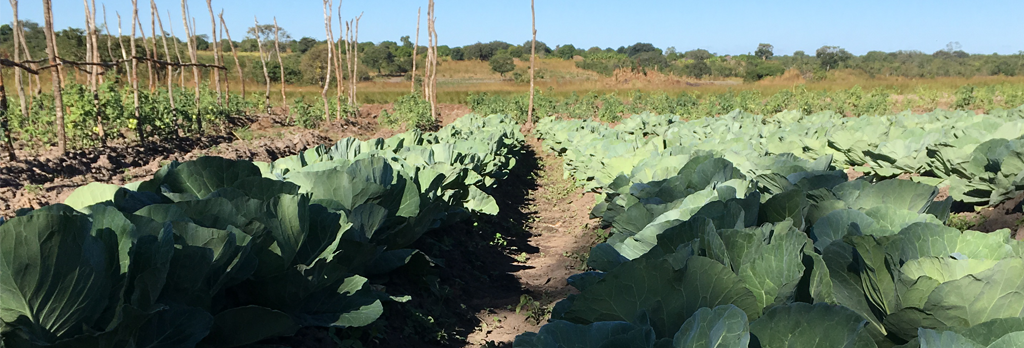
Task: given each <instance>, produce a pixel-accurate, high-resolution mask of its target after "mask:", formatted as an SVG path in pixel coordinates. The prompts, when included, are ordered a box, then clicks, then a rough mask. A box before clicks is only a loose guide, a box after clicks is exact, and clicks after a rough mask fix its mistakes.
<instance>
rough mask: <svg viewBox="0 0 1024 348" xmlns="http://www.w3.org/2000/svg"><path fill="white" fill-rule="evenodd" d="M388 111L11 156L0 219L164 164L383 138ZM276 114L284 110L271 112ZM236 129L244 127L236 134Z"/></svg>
mask: <svg viewBox="0 0 1024 348" xmlns="http://www.w3.org/2000/svg"><path fill="white" fill-rule="evenodd" d="M390 107H391V106H390V105H364V106H362V108H361V109H360V112H359V115H358V116H356V117H349V118H344V119H341V120H332V121H331V122H327V123H325V124H324V125H322V127H321V128H320V129H317V130H308V129H303V128H300V127H294V126H288V124H289V123H288V120H287V117H286V116H282V115H280V114H278V115H260V116H254V117H252V118H246V117H239V118H236V119H233V120H232V121H233V122H234V123H238V124H235V129H234V130H231V131H229V130H220V131H221V132H223V133H222V134H216V135H206V136H204V137H202V138H199V137H181V138H165V139H159V140H153V141H149V142H146V143H128V142H124V141H122V142H116V143H111V144H108V145H107V146H105V147H96V148H90V149H83V150H75V151H69V152H68V153H66V154H64V155H59V154H57V153H56V152H55V151H53V150H44V151H38V153H36V152H33V151H18V152H17V155H18V160H16V161H13V162H7V161H4V162H0V217H3V218H10V217H13V216H14V215H15V212H16V211H17V210H18V209H21V208H33V209H35V208H39V207H42V206H45V205H48V204H53V203H59V202H63V201H64V199H65V198H66V197H67V196H68V195H70V194H71V192H72V191H74V190H75V189H76V188H78V187H79V186H83V185H86V184H89V183H92V182H103V183H110V184H115V185H123V184H125V183H128V182H133V181H137V180H144V179H147V178H149V177H151V176H152V175H153V173H155V172H156V171H157V170H159V169H160V167H162V166H163V165H165V164H167V163H170V162H171V161H188V160H193V159H196V158H198V157H201V156H221V157H225V158H231V159H246V160H251V161H273V160H276V159H278V158H281V157H286V156H290V155H294V154H296V153H298V152H301V151H303V150H305V149H308V148H310V147H314V146H317V145H320V144H331V143H334V142H336V141H338V140H340V139H342V138H345V137H355V138H359V139H364V140H365V139H371V138H386V137H390V136H392V135H394V134H397V133H401V132H403V131H404V129H390V128H387V127H381V126H380V125H379V124H378V122H377V117H378V116H379V115H380V112H381V111H382V110H384V109H386V108H390ZM439 109H440V111H441V113H442V115H441V116H442V117H441V121H442V125H444V124H448V123H451V122H452V121H454V120H455V119H457V118H459V117H462V116H464V115H466V114H468V113H469V112H470V110H469V109H468V108H467V107H466V106H465V105H448V104H441V105H440V108H439ZM276 111H277V112H279V113H283V112H282V111H283V110H276ZM241 124H245V126H242V125H241Z"/></svg>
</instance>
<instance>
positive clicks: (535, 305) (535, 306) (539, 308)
mask: <svg viewBox="0 0 1024 348" xmlns="http://www.w3.org/2000/svg"><path fill="white" fill-rule="evenodd" d="M551 309H552V308H551V306H545V305H544V304H543V303H542V302H541V301H537V300H535V299H534V298H533V297H531V296H530V295H526V294H523V296H520V297H519V304H518V305H516V314H522V315H524V316H526V320H527V321H532V322H534V323H536V324H540V323H542V322H543V321H544V320H545V319H547V318H548V316H550V315H551Z"/></svg>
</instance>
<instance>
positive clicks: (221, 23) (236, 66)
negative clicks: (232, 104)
mask: <svg viewBox="0 0 1024 348" xmlns="http://www.w3.org/2000/svg"><path fill="white" fill-rule="evenodd" d="M220 27H221V28H224V34H225V35H227V36H228V44H229V45H231V55H232V56H234V57H235V68H236V69H238V79H239V80H240V81H241V83H242V99H245V75H242V65H241V64H238V52H235V42H234V41H231V31H229V30H228V25H227V24H226V23H224V10H221V11H220Z"/></svg>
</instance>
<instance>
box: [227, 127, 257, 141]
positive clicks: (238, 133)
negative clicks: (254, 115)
mask: <svg viewBox="0 0 1024 348" xmlns="http://www.w3.org/2000/svg"><path fill="white" fill-rule="evenodd" d="M231 134H234V135H235V138H238V140H245V141H250V140H252V139H253V138H254V137H255V135H253V132H252V129H250V128H249V126H245V127H239V128H237V129H235V130H233V131H231Z"/></svg>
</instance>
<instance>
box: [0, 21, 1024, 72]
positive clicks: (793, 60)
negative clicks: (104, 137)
mask: <svg viewBox="0 0 1024 348" xmlns="http://www.w3.org/2000/svg"><path fill="white" fill-rule="evenodd" d="M164 24H165V25H167V24H168V23H164ZM21 26H22V28H23V29H24V32H25V40H26V43H27V45H28V48H29V53H31V55H32V57H33V58H35V59H40V58H44V57H46V40H45V34H44V33H43V28H42V26H41V25H39V24H38V23H35V22H32V21H21ZM247 29H248V30H247V31H246V33H244V34H243V35H242V38H241V41H236V42H234V43H233V44H234V46H235V48H236V49H237V50H239V51H242V52H256V51H258V47H257V42H256V37H259V38H261V39H262V40H265V42H264V45H265V47H264V49H268V51H269V52H273V51H274V47H273V44H274V43H273V40H274V25H273V24H272V23H271V24H262V25H260V26H259V27H255V26H254V27H249V28H247ZM115 30H116V28H115ZM13 34H14V29H13V26H12V25H11V24H9V23H8V24H2V25H0V56H3V57H5V58H6V57H10V58H13V53H14V42H13V40H14V35H13ZM55 34H56V42H57V47H58V49H59V51H60V55H61V56H62V57H64V58H67V59H71V60H84V54H85V41H86V38H85V31H84V30H83V29H79V28H66V29H62V30H58V31H56V33H55ZM100 35H101V36H102V37H101V38H100V40H99V44H100V53H101V56H102V58H103V59H104V60H106V61H109V60H115V59H119V58H120V57H121V54H120V52H121V51H120V47H119V43H118V40H117V39H116V37H112V38H113V39H112V40H109V42H110V44H109V45H110V47H107V46H108V40H107V39H106V36H107V33H104V32H101V33H100ZM126 35H127V34H126ZM195 39H196V43H197V46H198V48H199V49H200V50H211V49H212V47H213V43H212V42H210V41H211V38H210V35H209V33H202V31H200V33H196V36H195ZM280 39H281V43H282V46H281V48H282V50H285V51H286V52H288V51H290V52H291V53H290V54H287V53H285V54H282V60H283V63H284V75H285V76H284V78H285V80H286V81H288V82H291V83H307V84H312V85H321V84H322V83H323V81H324V79H325V78H326V59H327V58H326V55H327V43H326V41H325V40H318V39H317V38H315V37H302V38H301V39H297V40H293V39H292V37H291V35H289V34H288V32H287V31H286V30H284V29H283V28H282V29H281V31H280ZM168 40H169V41H171V42H169V45H168V46H169V47H170V48H171V49H173V47H174V45H173V42H175V41H177V43H178V52H177V54H175V53H171V55H170V56H171V57H172V58H171V59H172V60H175V59H177V56H178V55H180V56H181V57H186V59H187V53H186V52H187V45H185V42H184V41H183V40H184V37H170V36H169V37H168ZM122 41H123V40H122ZM123 42H125V43H127V42H126V41H123ZM231 44H232V43H231V42H228V40H227V39H226V38H225V39H222V40H221V41H220V47H221V48H223V49H224V51H229V50H230V46H231ZM531 44H532V41H525V42H523V44H521V45H513V44H510V43H507V42H503V41H491V42H487V43H483V42H477V43H474V44H471V45H466V46H459V47H448V46H438V56H439V57H442V64H443V61H444V58H450V59H451V60H481V61H489V62H490V64H489V65H490V66H491V69H492V70H493V71H494V72H496V73H499V74H502V75H503V76H504V75H507V74H508V73H509V72H512V71H514V69H515V64H512V63H514V59H515V58H518V59H528V58H529V55H530V48H531ZM415 45H416V43H415V42H414V41H413V38H412V37H410V36H402V37H399V38H397V40H395V41H383V42H380V43H373V42H360V43H359V44H358V45H357V46H358V50H359V52H360V59H359V60H360V69H359V71H358V75H359V78H360V79H366V78H369V77H370V75H400V74H405V73H407V72H409V71H410V70H411V69H412V62H413V59H414V57H413V56H412V52H413V50H416V51H417V54H418V57H415V58H418V59H420V61H421V62H422V59H423V57H424V56H425V55H426V47H425V46H420V47H418V48H416V47H415ZM338 46H339V47H338V49H339V52H337V54H339V55H342V56H344V55H346V54H348V52H345V48H344V45H338ZM157 51H158V52H157V55H158V57H160V58H164V57H163V56H164V53H163V50H162V49H158V50H157ZM681 52H682V53H681ZM537 55H538V56H539V57H541V58H544V57H547V56H549V55H550V56H553V57H558V58H561V59H573V58H575V57H576V56H581V57H583V60H582V61H577V62H575V65H576V66H577V67H579V68H581V69H585V70H590V71H594V72H597V73H599V74H602V75H608V76H611V75H612V74H614V72H615V71H616V70H619V69H641V70H642V69H658V70H660V71H662V72H663V73H667V74H674V75H679V76H691V77H696V78H733V77H739V78H743V79H745V80H747V81H754V80H759V79H763V78H766V77H769V76H778V75H780V74H782V73H784V72H785V71H786V70H793V71H797V72H799V73H800V74H802V75H803V76H805V77H806V78H815V79H816V78H822V77H827V76H828V72H830V71H834V70H836V69H853V70H856V71H862V72H864V73H865V74H866V75H868V76H901V77H910V78H930V77H938V76H957V77H972V76H991V75H1005V76H1019V75H1022V74H1024V52H1020V53H1017V54H1009V55H999V54H970V53H967V52H966V51H965V50H964V49H963V47H962V46H961V45H960V44H959V43H956V42H950V43H949V44H947V45H946V46H945V47H944V48H942V49H939V50H936V51H934V52H931V53H925V52H920V51H895V52H882V51H870V52H867V53H865V54H863V55H860V56H857V55H853V54H852V53H850V52H848V51H846V50H845V49H843V48H841V47H838V46H822V47H821V48H818V49H817V50H815V51H814V52H813V55H810V54H808V53H807V52H806V51H796V52H793V54H791V55H780V54H776V53H775V52H774V47H773V46H772V45H771V44H768V43H761V44H759V45H758V46H757V49H756V50H755V51H754V52H753V53H752V54H741V55H725V54H716V53H712V52H709V51H708V50H706V49H691V50H688V51H685V52H684V51H682V50H677V49H676V48H674V47H667V48H665V49H664V50H662V49H659V48H658V47H655V46H654V45H653V44H651V43H643V42H638V43H635V44H632V45H630V46H622V47H619V48H618V49H617V50H616V49H612V48H601V47H597V46H595V47H590V48H589V49H586V50H583V49H581V48H580V47H577V46H575V45H573V44H569V43H567V44H564V45H560V46H558V47H557V48H556V49H552V48H551V47H550V46H548V45H547V44H545V43H544V42H541V41H538V42H537ZM22 57H25V56H24V55H23V56H22ZM254 57H255V56H254V55H244V56H242V57H240V58H241V59H240V60H241V64H242V65H243V73H244V74H245V76H246V78H248V79H253V80H257V81H262V80H263V72H262V65H261V64H260V62H259V60H258V59H257V58H254ZM10 58H8V59H10ZM26 58H27V57H25V58H23V59H26ZM201 58H202V57H201ZM496 58H497V59H498V61H496V62H495V61H494V60H495V59H496ZM225 64H228V65H229V66H230V67H229V70H230V69H231V68H233V64H234V62H233V60H232V59H228V60H227V61H226V62H225ZM267 64H268V73H269V74H271V77H272V79H273V80H277V79H279V78H280V76H279V74H280V69H279V67H278V66H277V64H278V63H277V59H271V60H270V61H268V62H267ZM510 68H511V69H513V70H507V69H510ZM345 73H346V74H347V73H348V72H345ZM332 80H333V79H332Z"/></svg>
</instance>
